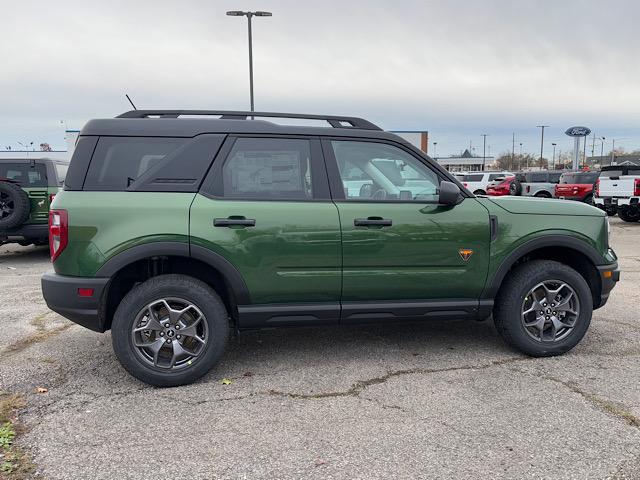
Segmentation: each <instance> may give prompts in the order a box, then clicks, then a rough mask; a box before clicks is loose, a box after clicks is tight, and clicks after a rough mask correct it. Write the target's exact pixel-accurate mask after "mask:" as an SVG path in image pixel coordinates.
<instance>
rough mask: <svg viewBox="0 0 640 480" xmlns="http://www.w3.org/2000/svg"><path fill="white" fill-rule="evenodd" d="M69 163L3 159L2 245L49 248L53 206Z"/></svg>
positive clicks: (0, 171)
mask: <svg viewBox="0 0 640 480" xmlns="http://www.w3.org/2000/svg"><path fill="white" fill-rule="evenodd" d="M67 167H68V162H63V161H61V160H53V159H49V158H38V159H28V158H3V159H0V245H1V244H3V243H10V242H16V243H19V244H20V245H31V244H36V245H46V244H47V237H48V235H49V229H48V226H47V221H48V218H49V205H50V204H51V200H52V199H53V197H54V196H55V195H56V193H57V192H58V190H59V189H60V187H61V186H62V182H63V180H64V175H65V173H66V171H67Z"/></svg>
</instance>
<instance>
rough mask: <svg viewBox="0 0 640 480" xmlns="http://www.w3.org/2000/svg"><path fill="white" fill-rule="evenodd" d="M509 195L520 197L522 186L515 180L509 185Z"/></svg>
mask: <svg viewBox="0 0 640 480" xmlns="http://www.w3.org/2000/svg"><path fill="white" fill-rule="evenodd" d="M509 195H522V184H521V183H520V182H519V181H518V180H517V179H516V180H514V181H513V182H511V185H509Z"/></svg>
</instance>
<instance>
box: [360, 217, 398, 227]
mask: <svg viewBox="0 0 640 480" xmlns="http://www.w3.org/2000/svg"><path fill="white" fill-rule="evenodd" d="M392 224H393V222H392V220H391V219H390V218H382V217H367V218H354V219H353V225H354V226H356V227H390V226H391V225H392Z"/></svg>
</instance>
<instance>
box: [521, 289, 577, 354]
mask: <svg viewBox="0 0 640 480" xmlns="http://www.w3.org/2000/svg"><path fill="white" fill-rule="evenodd" d="M521 311H522V315H521V319H522V325H523V326H524V329H525V331H526V332H527V334H528V335H529V336H530V337H531V338H533V339H534V340H536V341H538V342H559V341H560V340H562V339H564V338H566V337H567V336H568V335H569V334H570V333H571V331H572V330H573V329H574V327H575V326H576V323H577V321H578V317H579V315H580V301H579V300H578V296H577V295H576V292H575V290H574V289H573V288H572V287H571V286H569V285H568V284H567V283H565V282H563V281H560V280H547V281H544V282H541V283H539V284H537V285H536V286H534V287H533V288H532V289H531V290H529V293H527V295H526V296H525V298H524V301H523V302H522V310H521Z"/></svg>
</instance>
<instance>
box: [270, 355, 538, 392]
mask: <svg viewBox="0 0 640 480" xmlns="http://www.w3.org/2000/svg"><path fill="white" fill-rule="evenodd" d="M526 360H529V359H528V358H523V357H509V358H506V359H503V360H495V361H493V362H490V363H486V364H484V365H463V366H460V367H447V368H409V369H404V370H393V371H390V372H387V373H386V374H385V375H382V376H379V377H373V378H369V379H366V380H358V381H357V382H355V383H354V384H352V385H351V387H350V388H349V389H347V390H339V391H333V392H320V393H296V392H283V391H279V390H269V391H268V393H269V395H273V396H280V397H285V398H292V399H296V400H318V399H323V398H336V397H359V396H360V394H361V393H362V392H363V391H365V390H366V389H368V388H369V387H371V386H374V385H380V384H383V383H386V382H387V381H388V380H390V379H392V378H395V377H400V376H404V375H424V374H433V373H443V372H457V371H462V370H485V369H487V368H491V367H496V366H502V365H507V364H510V363H514V362H521V361H526Z"/></svg>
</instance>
